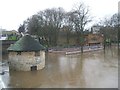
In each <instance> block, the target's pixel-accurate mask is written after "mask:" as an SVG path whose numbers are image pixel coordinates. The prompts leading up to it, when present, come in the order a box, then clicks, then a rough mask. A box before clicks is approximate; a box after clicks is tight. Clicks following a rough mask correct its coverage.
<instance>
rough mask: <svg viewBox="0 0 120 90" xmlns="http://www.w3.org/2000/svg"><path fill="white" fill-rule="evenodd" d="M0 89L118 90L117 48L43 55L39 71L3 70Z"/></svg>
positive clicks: (5, 68) (4, 68)
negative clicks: (100, 89)
mask: <svg viewBox="0 0 120 90" xmlns="http://www.w3.org/2000/svg"><path fill="white" fill-rule="evenodd" d="M2 69H3V70H4V71H6V72H5V74H4V75H0V77H2V78H1V82H0V84H1V87H16V88H118V51H117V48H115V47H113V48H107V49H106V51H105V52H104V51H103V50H99V51H92V52H86V53H83V55H81V54H73V55H64V54H55V53H54V54H53V53H47V54H46V66H45V68H44V69H42V70H39V71H28V72H21V71H19V72H18V71H8V66H3V68H2Z"/></svg>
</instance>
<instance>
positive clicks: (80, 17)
mask: <svg viewBox="0 0 120 90" xmlns="http://www.w3.org/2000/svg"><path fill="white" fill-rule="evenodd" d="M70 17H71V19H70V20H71V21H72V22H73V24H74V29H75V31H76V34H77V41H78V44H80V45H81V52H83V45H84V36H83V31H84V29H85V26H86V25H87V24H88V23H89V22H91V18H90V15H89V9H88V8H87V7H86V6H85V5H84V4H83V3H80V4H79V5H77V6H76V7H75V8H74V9H73V10H72V11H71V13H70Z"/></svg>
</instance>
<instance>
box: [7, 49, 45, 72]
mask: <svg viewBox="0 0 120 90" xmlns="http://www.w3.org/2000/svg"><path fill="white" fill-rule="evenodd" d="M17 54H18V53H17V52H9V68H10V70H16V71H31V67H32V66H37V70H39V69H42V68H44V66H45V52H44V51H40V52H39V54H40V56H35V52H21V55H20V54H19V55H17Z"/></svg>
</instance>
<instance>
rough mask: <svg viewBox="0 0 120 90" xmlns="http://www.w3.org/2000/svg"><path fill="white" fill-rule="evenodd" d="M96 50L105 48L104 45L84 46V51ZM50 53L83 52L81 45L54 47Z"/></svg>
mask: <svg viewBox="0 0 120 90" xmlns="http://www.w3.org/2000/svg"><path fill="white" fill-rule="evenodd" d="M96 50H103V46H84V47H83V52H90V51H96ZM48 52H49V53H61V54H66V55H68V54H77V53H81V47H69V48H61V47H54V48H49V49H48Z"/></svg>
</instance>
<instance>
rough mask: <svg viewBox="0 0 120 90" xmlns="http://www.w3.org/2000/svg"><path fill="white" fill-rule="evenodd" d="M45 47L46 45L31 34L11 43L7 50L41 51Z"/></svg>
mask: <svg viewBox="0 0 120 90" xmlns="http://www.w3.org/2000/svg"><path fill="white" fill-rule="evenodd" d="M44 49H45V47H43V46H42V45H41V44H40V43H39V42H38V41H36V40H35V39H34V38H32V37H31V36H30V35H25V36H24V37H22V38H21V39H20V40H18V41H17V42H16V43H15V44H13V45H11V46H10V47H9V48H8V49H7V50H8V51H40V50H44Z"/></svg>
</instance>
